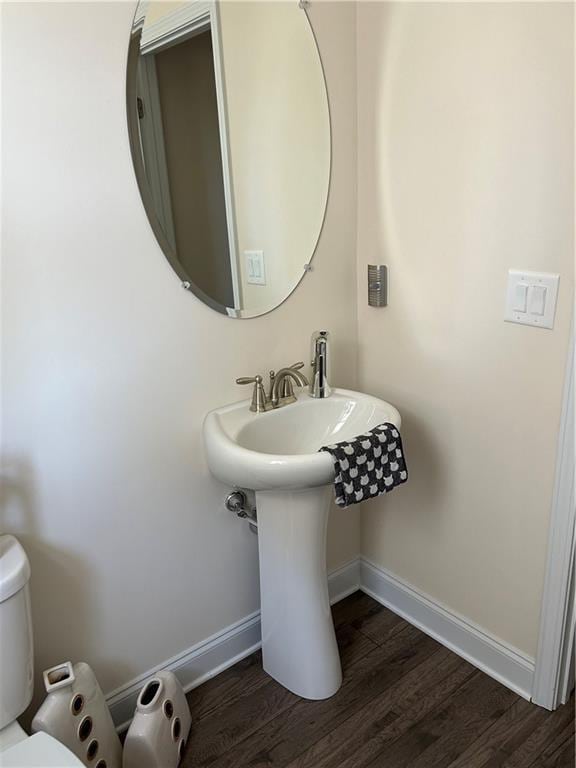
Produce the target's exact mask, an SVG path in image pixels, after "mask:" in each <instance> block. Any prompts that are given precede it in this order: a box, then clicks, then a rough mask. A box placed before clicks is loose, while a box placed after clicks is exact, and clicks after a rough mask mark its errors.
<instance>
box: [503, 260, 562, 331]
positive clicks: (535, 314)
mask: <svg viewBox="0 0 576 768" xmlns="http://www.w3.org/2000/svg"><path fill="white" fill-rule="evenodd" d="M559 281H560V275H554V274H550V273H548V272H525V271H521V270H518V269H511V270H509V271H508V287H507V290H506V311H505V314H504V319H505V320H507V321H508V322H509V323H521V324H522V325H535V326H536V327H537V328H554V315H555V313H556V299H557V297H558V283H559Z"/></svg>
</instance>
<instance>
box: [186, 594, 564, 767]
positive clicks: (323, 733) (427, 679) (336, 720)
mask: <svg viewBox="0 0 576 768" xmlns="http://www.w3.org/2000/svg"><path fill="white" fill-rule="evenodd" d="M333 614H334V622H335V625H336V633H337V637H338V643H339V646H340V653H341V657H342V667H343V672H344V682H343V684H342V687H341V688H340V690H339V691H338V693H337V694H336V695H335V696H333V697H332V698H331V699H328V700H326V701H315V702H313V701H305V700H303V699H300V698H299V697H298V696H295V695H294V694H292V693H290V692H289V691H287V690H286V689H285V688H283V687H282V686H281V685H279V684H278V683H276V682H275V681H274V680H272V679H271V678H270V677H269V676H268V675H267V674H266V673H265V672H264V671H263V670H262V665H261V657H260V654H259V653H256V654H254V655H252V656H250V657H249V658H247V659H245V660H244V661H241V662H240V663H238V664H236V665H235V666H234V667H231V668H230V669H228V670H226V671H225V672H223V673H222V674H221V675H218V677H215V678H214V679H213V680H210V681H209V682H207V683H205V684H204V685H202V686H200V687H199V688H196V689H195V690H193V691H191V692H190V693H189V694H188V700H189V703H190V708H191V710H192V730H191V733H190V739H189V743H188V747H187V749H186V753H185V757H184V759H183V761H182V763H181V765H182V768H206V767H207V766H210V768H402V767H403V766H410V768H496V767H497V766H501V767H502V768H565V767H566V768H568V767H569V768H573V766H574V698H572V700H571V701H570V703H569V704H567V705H566V706H564V707H562V708H561V709H559V710H557V711H556V712H547V711H546V710H544V709H540V708H539V707H536V706H534V705H533V704H530V703H529V702H527V701H524V699H521V698H520V697H518V696H516V695H515V694H514V693H512V692H511V691H509V690H508V689H507V688H505V687H504V686H503V685H500V684H499V683H497V682H496V681H494V680H492V678H490V677H488V676H487V675H485V674H483V673H482V672H479V671H478V670H477V669H475V668H474V667H473V666H471V665H470V664H468V663H467V662H465V661H463V660H462V659H461V658H460V657H458V656H456V655H455V654H454V653H452V652H450V651H448V650H447V649H446V648H444V647H443V646H441V645H440V644H439V643H437V642H436V641H434V640H432V639H431V638H429V637H428V636H427V635H425V634H423V633H422V632H420V631H419V630H417V629H415V628H414V627H412V626H411V625H410V624H407V623H406V622H405V621H403V620H402V619H400V618H398V616H396V615H395V614H393V613H391V612H390V611H388V610H387V609H386V608H383V607H382V606H381V605H379V604H378V603H376V602H375V601H374V600H372V599H371V598H369V597H367V596H366V595H364V594H362V593H361V592H357V593H356V594H354V595H352V596H351V597H348V598H346V600H343V601H342V602H340V603H338V604H337V605H336V606H335V607H334V610H333Z"/></svg>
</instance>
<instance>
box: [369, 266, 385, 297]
mask: <svg viewBox="0 0 576 768" xmlns="http://www.w3.org/2000/svg"><path fill="white" fill-rule="evenodd" d="M368 305H369V306H371V307H386V306H388V267H387V266H386V265H385V264H368Z"/></svg>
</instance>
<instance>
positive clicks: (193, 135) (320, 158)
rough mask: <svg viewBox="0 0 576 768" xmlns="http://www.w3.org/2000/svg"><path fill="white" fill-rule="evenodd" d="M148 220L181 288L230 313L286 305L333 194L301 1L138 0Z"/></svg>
mask: <svg viewBox="0 0 576 768" xmlns="http://www.w3.org/2000/svg"><path fill="white" fill-rule="evenodd" d="M127 105H128V123H129V130H130V144H131V150H132V158H133V161H134V168H135V171H136V177H137V180H138V186H139V188H140V193H141V196H142V200H143V202H144V206H145V208H146V212H147V214H148V218H149V220H150V224H151V225H152V228H153V230H154V233H155V235H156V238H157V240H158V242H159V244H160V246H161V248H162V250H163V252H164V254H165V256H166V258H167V259H168V261H169V262H170V264H171V266H172V267H173V269H174V271H175V272H176V273H177V275H178V277H179V278H180V280H181V281H182V283H183V284H184V286H185V287H188V288H189V289H190V290H191V291H192V292H193V293H195V294H196V296H198V297H199V298H200V299H202V300H203V301H204V302H205V303H206V304H208V305H209V306H210V307H212V308H213V309H215V310H217V311H219V312H223V313H225V314H227V315H229V316H231V317H254V316H256V315H260V314H264V313H265V312H269V311H270V310H272V309H274V308H275V307H277V306H278V305H279V304H281V303H282V302H283V301H284V300H285V299H286V298H287V297H288V296H289V295H290V293H291V292H292V291H293V290H294V289H295V287H296V286H297V285H298V283H299V281H300V280H301V279H302V277H303V276H304V274H305V272H306V266H307V264H308V263H309V262H310V260H311V258H312V256H313V253H314V250H315V248H316V245H317V242H318V238H319V236H320V231H321V228H322V223H323V220H324V213H325V209H326V202H327V198H328V186H329V179H330V119H329V111H328V98H327V93H326V85H325V82H324V74H323V71H322V65H321V62H320V56H319V53H318V49H317V46H316V41H315V38H314V35H313V32H312V29H311V26H310V23H309V21H308V17H307V14H306V11H305V10H304V9H303V8H301V7H300V6H299V4H298V2H296V0H294V1H293V2H243V1H242V0H222V1H221V2H218V3H215V2H207V1H206V0H190V1H189V2H140V4H139V5H138V8H137V11H136V16H135V20H134V25H133V29H132V35H131V42H130V52H129V61H128V83H127Z"/></svg>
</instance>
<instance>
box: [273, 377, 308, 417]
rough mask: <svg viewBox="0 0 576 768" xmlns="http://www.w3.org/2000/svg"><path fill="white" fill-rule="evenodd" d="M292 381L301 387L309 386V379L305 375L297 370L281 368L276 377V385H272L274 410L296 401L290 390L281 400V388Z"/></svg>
mask: <svg viewBox="0 0 576 768" xmlns="http://www.w3.org/2000/svg"><path fill="white" fill-rule="evenodd" d="M290 379H292V380H293V381H295V382H296V384H298V386H299V387H306V386H307V385H308V379H307V378H306V376H304V374H303V373H300V371H298V370H296V369H295V368H281V369H280V370H279V371H278V373H277V374H276V376H275V377H274V384H273V385H272V397H271V400H272V405H273V406H274V408H278V406H279V405H288V403H293V402H294V401H295V400H296V397H295V396H294V393H293V392H292V391H291V390H290V391H289V392H288V393H287V394H284V396H283V397H282V398H280V395H279V393H280V392H281V391H282V390H281V387H282V386H283V385H284V383H288V381H287V380H290Z"/></svg>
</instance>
